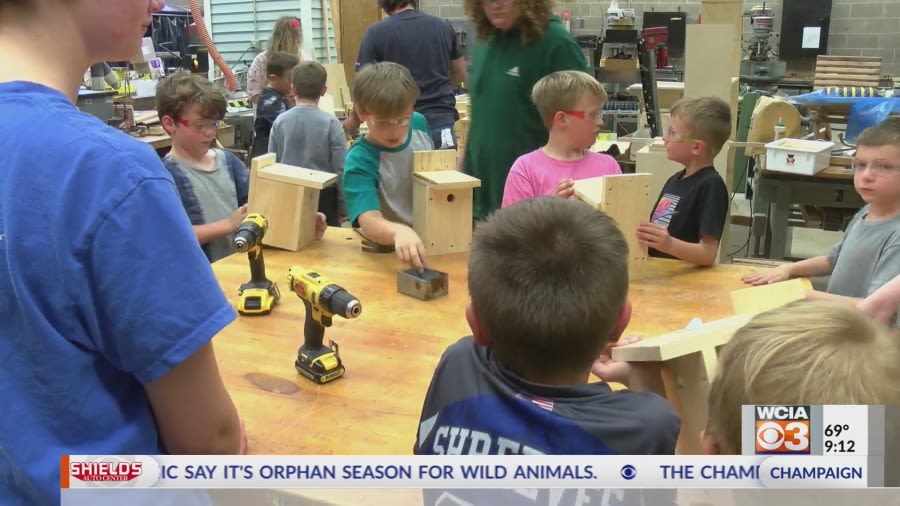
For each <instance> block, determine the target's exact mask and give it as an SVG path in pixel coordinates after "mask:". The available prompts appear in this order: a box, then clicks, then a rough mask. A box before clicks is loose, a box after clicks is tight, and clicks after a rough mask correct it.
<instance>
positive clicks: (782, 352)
mask: <svg viewBox="0 0 900 506" xmlns="http://www.w3.org/2000/svg"><path fill="white" fill-rule="evenodd" d="M743 404H786V405H798V404H799V405H805V404H887V405H898V404H900V335H898V334H897V332H896V331H894V330H892V329H888V328H887V327H885V326H883V325H882V324H881V323H879V322H877V321H875V320H874V319H872V318H870V317H868V316H867V315H865V314H864V313H863V312H861V311H859V310H858V309H856V308H855V307H853V306H851V305H849V304H846V303H842V302H835V301H812V300H799V301H795V302H792V303H790V304H787V305H785V306H783V307H780V308H778V309H773V310H771V311H767V312H765V313H760V314H758V315H756V316H754V317H753V318H752V319H751V320H750V321H749V322H748V323H747V324H746V325H745V326H744V327H742V328H740V329H739V330H738V331H737V332H736V333H735V334H734V337H732V338H731V340H730V341H729V342H728V343H727V344H726V345H725V346H724V347H723V349H722V352H721V353H720V355H719V365H718V371H717V373H716V376H715V378H714V379H713V382H712V385H711V387H710V392H709V404H708V419H707V425H706V432H707V434H708V435H709V436H711V437H712V438H713V439H714V440H715V441H716V442H717V443H718V444H719V446H720V448H721V450H722V453H725V454H739V453H740V450H741V405H743Z"/></svg>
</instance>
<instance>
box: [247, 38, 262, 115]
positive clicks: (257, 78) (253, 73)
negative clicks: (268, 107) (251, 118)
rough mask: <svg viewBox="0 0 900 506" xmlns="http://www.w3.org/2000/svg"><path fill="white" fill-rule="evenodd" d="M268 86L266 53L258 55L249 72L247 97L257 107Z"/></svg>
mask: <svg viewBox="0 0 900 506" xmlns="http://www.w3.org/2000/svg"><path fill="white" fill-rule="evenodd" d="M265 86H266V53H265V51H264V52H262V53H259V54H258V55H256V58H254V59H253V63H251V64H250V68H249V69H248V70H247V95H249V96H250V102H251V103H252V104H253V105H254V106H255V105H256V103H257V102H259V95H260V94H261V93H262V90H263V88H264V87H265Z"/></svg>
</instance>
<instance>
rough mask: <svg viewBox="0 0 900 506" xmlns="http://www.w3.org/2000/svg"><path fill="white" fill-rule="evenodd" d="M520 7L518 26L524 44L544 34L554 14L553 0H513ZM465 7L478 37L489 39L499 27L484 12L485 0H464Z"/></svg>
mask: <svg viewBox="0 0 900 506" xmlns="http://www.w3.org/2000/svg"><path fill="white" fill-rule="evenodd" d="M511 1H514V2H516V6H517V7H518V9H519V19H518V21H517V23H518V25H517V26H518V27H519V28H520V30H521V31H522V44H524V45H528V44H530V43H532V42H534V41H536V40H537V39H539V38H541V36H542V35H544V32H545V31H546V30H547V24H548V23H549V22H550V18H551V17H552V16H553V2H552V0H511ZM463 8H464V10H465V13H466V16H468V17H469V19H471V20H472V24H474V25H475V31H476V32H477V33H478V38H479V39H481V40H487V39H489V38H490V37H491V35H493V34H494V33H495V32H496V31H497V29H496V28H494V25H493V24H491V20H490V19H488V17H487V14H485V13H484V2H483V0H464V3H463Z"/></svg>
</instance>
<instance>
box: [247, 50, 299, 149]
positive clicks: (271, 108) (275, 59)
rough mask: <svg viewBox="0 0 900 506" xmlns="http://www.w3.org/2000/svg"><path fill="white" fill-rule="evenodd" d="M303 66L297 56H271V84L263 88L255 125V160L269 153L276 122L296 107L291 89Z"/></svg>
mask: <svg viewBox="0 0 900 506" xmlns="http://www.w3.org/2000/svg"><path fill="white" fill-rule="evenodd" d="M298 63H300V58H298V57H297V55H295V54H291V53H283V52H275V53H272V54H271V55H269V58H268V61H267V63H266V75H267V76H268V79H269V81H268V83H267V84H266V87H265V88H263V91H262V94H261V95H260V97H259V102H258V103H257V105H256V119H255V120H254V122H253V147H252V149H251V151H250V156H251V157H257V156H259V155H264V154H266V153H268V152H269V133H271V132H272V124H273V123H275V118H277V117H278V115H279V114H281V113H283V112H284V111H286V110H288V109H290V108H291V107H293V106H294V93H293V87H292V85H291V82H292V76H293V73H294V67H296V66H297V64H298Z"/></svg>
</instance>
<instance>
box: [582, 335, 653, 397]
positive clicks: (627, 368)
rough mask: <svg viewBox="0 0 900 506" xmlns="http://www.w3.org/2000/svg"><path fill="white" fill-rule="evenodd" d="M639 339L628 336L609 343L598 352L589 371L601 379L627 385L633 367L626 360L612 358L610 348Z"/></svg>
mask: <svg viewBox="0 0 900 506" xmlns="http://www.w3.org/2000/svg"><path fill="white" fill-rule="evenodd" d="M640 340H641V338H640V337H638V336H628V337H625V338H622V339H620V340H619V341H618V342H615V343H610V344H609V345H607V346H606V349H605V350H603V352H602V353H600V356H599V357H597V359H596V360H594V365H593V366H591V372H592V373H594V376H597V377H598V378H600V379H601V380H603V381H606V382H615V383H622V384H623V385H626V386H627V385H628V384H629V381H630V380H631V375H632V373H633V372H634V371H633V367H632V365H631V364H630V363H628V362H619V361H616V360H613V358H612V349H613V348H615V347H618V346H627V345H629V344H633V343H636V342H638V341H640Z"/></svg>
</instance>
